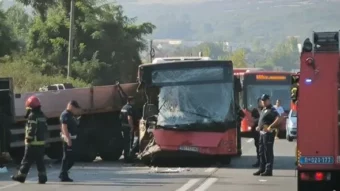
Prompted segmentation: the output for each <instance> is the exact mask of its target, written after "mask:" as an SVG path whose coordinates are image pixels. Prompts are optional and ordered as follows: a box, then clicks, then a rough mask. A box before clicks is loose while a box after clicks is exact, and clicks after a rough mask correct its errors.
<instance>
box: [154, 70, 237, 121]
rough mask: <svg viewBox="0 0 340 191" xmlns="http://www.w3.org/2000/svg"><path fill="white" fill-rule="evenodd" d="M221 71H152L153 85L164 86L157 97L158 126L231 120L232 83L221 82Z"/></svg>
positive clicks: (232, 116)
mask: <svg viewBox="0 0 340 191" xmlns="http://www.w3.org/2000/svg"><path fill="white" fill-rule="evenodd" d="M224 70H225V68H222V67H209V68H191V69H176V70H160V71H154V72H153V73H152V81H153V83H164V84H163V85H162V86H161V88H160V93H159V97H158V99H159V100H158V101H159V102H158V103H159V115H158V122H157V123H158V125H160V126H168V127H169V126H181V125H190V124H209V123H224V122H225V121H232V120H234V118H235V117H234V113H233V110H232V107H231V106H232V105H233V84H232V81H231V79H230V80H229V81H226V80H224V79H225V78H224V75H225V72H224ZM230 75H232V73H231V74H230Z"/></svg>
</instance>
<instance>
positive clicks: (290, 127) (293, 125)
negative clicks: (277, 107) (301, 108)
mask: <svg viewBox="0 0 340 191" xmlns="http://www.w3.org/2000/svg"><path fill="white" fill-rule="evenodd" d="M296 136H297V111H296V110H290V111H289V114H288V116H287V120H286V139H287V140H288V141H289V142H292V141H293V140H294V139H296Z"/></svg>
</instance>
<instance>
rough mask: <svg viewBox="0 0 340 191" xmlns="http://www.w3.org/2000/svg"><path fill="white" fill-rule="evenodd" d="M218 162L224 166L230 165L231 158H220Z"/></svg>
mask: <svg viewBox="0 0 340 191" xmlns="http://www.w3.org/2000/svg"><path fill="white" fill-rule="evenodd" d="M218 162H219V163H220V164H222V165H224V166H227V165H230V163H231V157H230V156H220V157H219V158H218Z"/></svg>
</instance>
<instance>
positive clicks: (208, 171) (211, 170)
mask: <svg viewBox="0 0 340 191" xmlns="http://www.w3.org/2000/svg"><path fill="white" fill-rule="evenodd" d="M214 170H216V168H215V167H210V168H207V169H205V171H204V172H207V173H210V172H213V171H214Z"/></svg>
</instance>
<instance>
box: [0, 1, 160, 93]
mask: <svg viewBox="0 0 340 191" xmlns="http://www.w3.org/2000/svg"><path fill="white" fill-rule="evenodd" d="M17 1H18V3H17V4H16V5H14V6H12V7H10V8H9V9H7V10H6V11H5V10H3V9H0V34H1V35H0V36H1V38H0V57H3V58H1V60H0V61H1V63H0V71H1V72H0V76H1V77H4V76H12V77H14V80H15V81H22V82H23V81H26V84H27V83H33V81H34V80H33V79H26V78H27V76H31V77H32V76H34V75H38V76H39V75H41V76H44V77H43V78H41V79H39V80H37V81H35V82H34V83H37V84H30V85H29V87H31V88H26V89H25V88H23V87H19V86H16V87H17V90H18V91H19V89H20V90H21V89H22V90H23V91H32V90H35V89H36V88H37V87H38V86H40V85H48V84H49V83H52V81H53V82H54V83H64V82H65V81H67V80H66V78H65V75H66V73H67V56H68V40H69V39H68V38H69V27H70V24H69V11H70V1H69V0H62V1H56V0H17ZM28 5H30V6H31V7H33V10H34V11H33V15H29V14H27V13H26V12H25V9H24V6H28ZM74 27H75V28H74V31H75V34H74V47H73V50H74V54H73V58H72V59H73V64H72V65H71V77H72V78H73V79H77V80H74V81H73V83H74V84H77V85H79V86H85V85H86V84H92V85H104V84H113V83H114V82H115V81H116V80H120V81H122V82H130V81H134V80H135V77H136V74H137V68H138V67H137V66H138V65H139V64H141V63H142V61H141V58H140V56H139V53H140V51H142V50H144V49H145V48H146V46H145V45H146V42H145V40H144V37H145V36H146V35H150V34H151V33H152V32H153V30H154V29H155V26H154V25H153V24H151V23H141V24H136V18H130V17H128V16H126V15H125V14H124V11H123V8H122V6H120V5H118V4H116V3H109V4H108V3H105V2H102V3H101V4H98V1H96V0H83V1H76V4H75V26H74ZM5 55H6V56H5ZM4 56H5V57H4ZM20 68H25V71H23V70H21V71H20ZM12 69H18V71H14V70H12ZM4 71H6V72H4ZM25 72H26V73H27V74H26V73H25ZM28 73H29V74H28ZM23 76H25V78H24V77H23ZM32 78H38V77H32ZM70 80H71V79H70ZM70 80H68V81H70ZM71 81H72V80H71ZM24 84H25V83H24Z"/></svg>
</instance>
